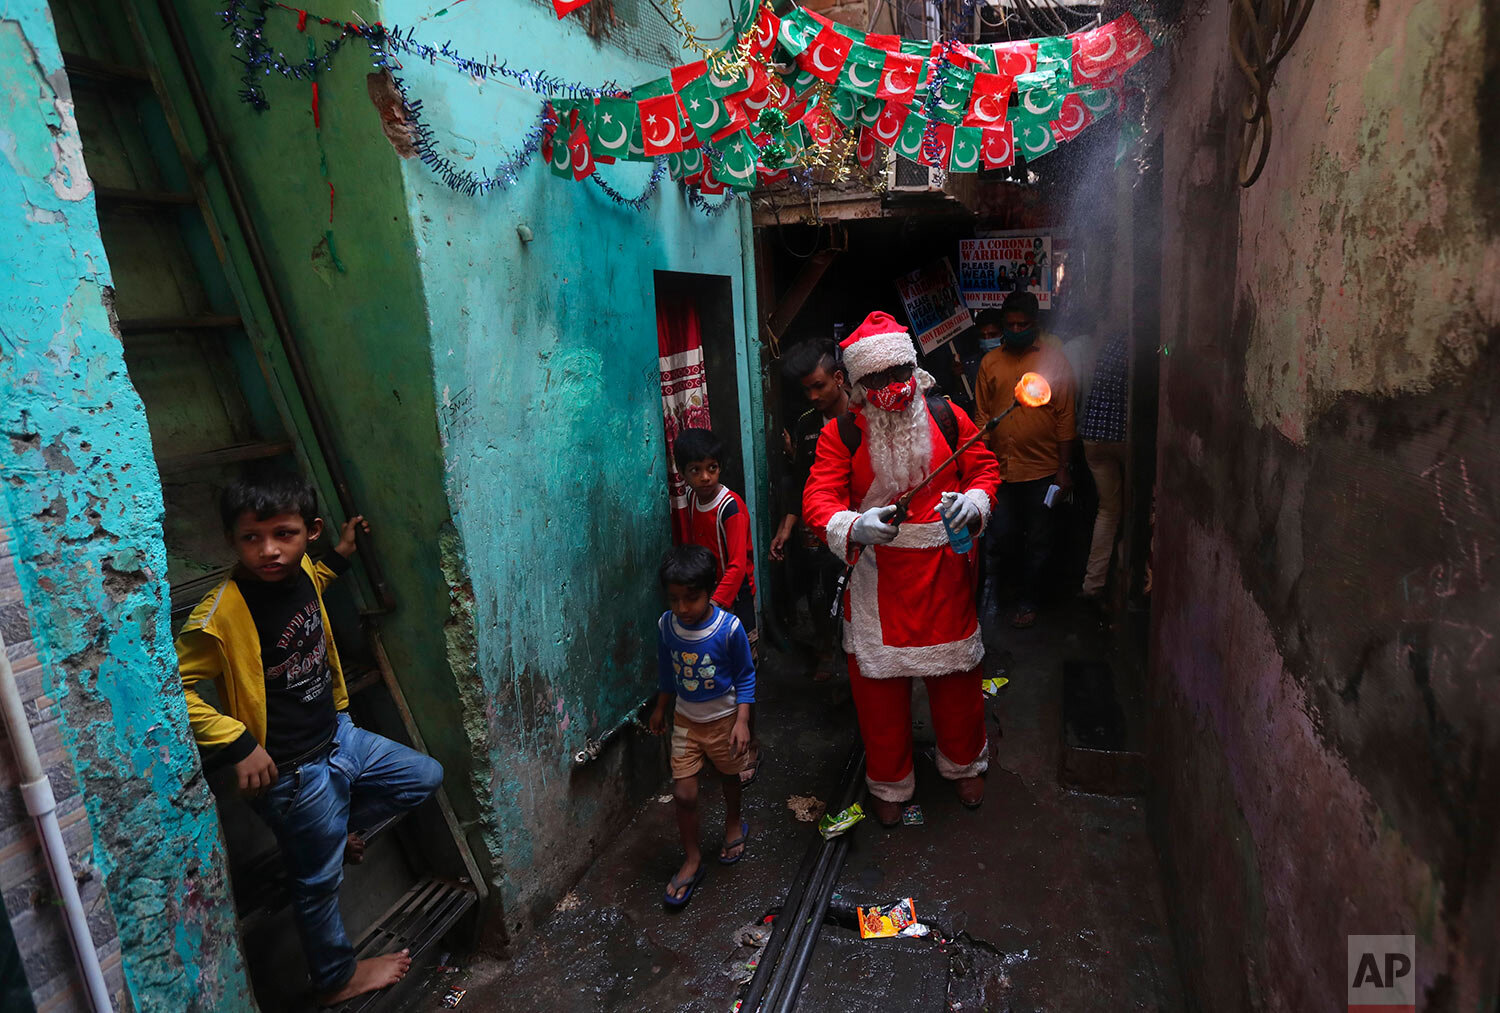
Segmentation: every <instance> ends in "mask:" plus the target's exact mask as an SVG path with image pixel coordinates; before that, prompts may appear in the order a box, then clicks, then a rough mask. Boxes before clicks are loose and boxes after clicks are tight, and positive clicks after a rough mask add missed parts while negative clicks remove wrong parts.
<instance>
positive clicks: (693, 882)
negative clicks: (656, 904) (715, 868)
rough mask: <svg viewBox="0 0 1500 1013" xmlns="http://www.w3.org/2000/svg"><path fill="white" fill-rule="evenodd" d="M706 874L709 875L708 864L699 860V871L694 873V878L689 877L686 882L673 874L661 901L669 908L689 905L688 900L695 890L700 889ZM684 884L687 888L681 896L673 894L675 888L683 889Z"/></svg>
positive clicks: (691, 897)
mask: <svg viewBox="0 0 1500 1013" xmlns="http://www.w3.org/2000/svg"><path fill="white" fill-rule="evenodd" d="M706 875H708V865H707V864H706V863H704V862H699V863H698V871H697V872H695V873H693V878H692V879H689V880H688V881H687V882H686V883H683V882H681V881H680V880H678V878H677V877H676V876H673V877H672V881H671V882H670V883H669V884H667V888H666V890H665V891H663V893H662V895H661V902H662V903H663V904H665V905H666V906H667V907H669V908H683V907H687V903H688V901H690V900H692V899H693V891H694V890H696V889H698V884H699V883H701V882H703V877H704V876H706ZM684 886H686V887H687V889H686V890H684V891H683V894H682V896H681V897H673V896H672V891H673V890H682V888H683V887H684Z"/></svg>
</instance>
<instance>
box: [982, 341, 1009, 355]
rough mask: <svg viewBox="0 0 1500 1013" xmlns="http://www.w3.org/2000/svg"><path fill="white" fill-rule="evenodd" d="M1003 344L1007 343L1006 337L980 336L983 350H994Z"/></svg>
mask: <svg viewBox="0 0 1500 1013" xmlns="http://www.w3.org/2000/svg"><path fill="white" fill-rule="evenodd" d="M1003 344H1005V339H1004V338H980V339H979V350H980V351H981V352H993V351H994V350H995V349H997V348H999V347H1000V346H1001V345H1003Z"/></svg>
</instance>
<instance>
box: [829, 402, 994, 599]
mask: <svg viewBox="0 0 1500 1013" xmlns="http://www.w3.org/2000/svg"><path fill="white" fill-rule="evenodd" d="M1020 403H1021V402H1020V401H1019V400H1014V401H1011V403H1010V407H1009V408H1007V409H1005V411H1003V412H1001V413H1000V414H999V415H996V416H995V417H994V418H992V419H990V420H989V421H988V422H986V423H985V424H984V426H983V427H982V428H981V429H980V430H979V432H977V433H975V434H974V435H973V436H971V437H969V438H968V439H967V440H964V441H963V443H961V444H959V446H958V449H957V450H955V451H954V452H953V453H951V454H949V455H948V459H947V460H945V461H943V463H942V464H939V465H938V466H937V467H936V468H933V469H932V471H931V473H929V474H928V476H927V477H926V478H924V479H922V481H920V482H918V483H917V484H916V485H914V486H912V487H911V488H910V489H908V490H906V491H905V492H904V493H902V494H901V495H900V497H898V498H897V500H896V512H895V514H893V515H892V516H891V526H892V527H899V526H900V525H901V522H902V521H904V520H906V513H907V508H908V507H910V506H911V500H912V497H913V496H915V495H916V494H917V493H919V492H921V491H922V490H923V489H924V488H926V487H927V486H928V485H929V484H930V483H931V482H932V480H933V479H935V478H937V477H938V475H940V474H941V473H942V472H943V471H944V470H945V469H946V468H947V467H948V466H949V465H950V464H952V463H954V462H955V461H957V460H958V459H959V458H960V457H962V456H963V455H964V452H965V451H967V450H968V449H969V448H970V447H972V446H973V445H974V444H976V443H978V442H979V441H980V440H982V439H984V438H985V436H987V435H988V434H989V433H990V432H991V431H992V430H993V429H994V428H995V427H996V426H998V425H999V424H1000V420H1001V419H1003V418H1005V416H1007V415H1009V414H1010V413H1011V412H1013V411H1014V410H1015V409H1016V407H1017V406H1018V405H1020ZM864 550H865V547H864V546H863V545H855V547H854V555H853V556H852V557H851V558H850V560H849V562H848V563H847V564H846V565H845V566H844V572H843V573H841V574H839V580H838V583H837V584H835V585H834V586H833V604H832V605H831V606H829V609H830V611H829V615H831V616H832V617H833V618H835V619H837V618H838V617H839V612H840V611H841V610H842V609H843V603H844V589H845V588H846V587H848V586H849V578H850V576H851V575H853V573H854V564H855V563H858V562H859V557H860V556H861V555H862V554H863V553H864Z"/></svg>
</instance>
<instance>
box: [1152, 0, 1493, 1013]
mask: <svg viewBox="0 0 1500 1013" xmlns="http://www.w3.org/2000/svg"><path fill="white" fill-rule="evenodd" d="M1227 11H1228V8H1227V7H1226V6H1224V5H1218V4H1215V5H1207V6H1206V7H1205V8H1204V9H1203V11H1202V12H1200V13H1199V14H1198V15H1196V16H1195V17H1193V18H1192V19H1191V20H1190V21H1189V25H1190V27H1189V29H1188V31H1187V33H1186V35H1185V37H1184V38H1183V39H1182V41H1181V44H1180V46H1179V47H1178V49H1177V51H1176V52H1175V53H1174V54H1173V72H1172V79H1171V84H1170V87H1169V89H1168V91H1167V93H1166V95H1165V96H1164V97H1163V101H1162V102H1161V103H1160V104H1159V106H1158V113H1159V116H1160V120H1159V122H1160V124H1162V127H1161V129H1162V136H1163V139H1164V165H1163V175H1164V179H1165V186H1164V193H1163V212H1164V214H1163V221H1162V230H1163V235H1164V237H1165V239H1164V255H1163V263H1162V265H1161V276H1162V279H1163V281H1162V320H1163V330H1162V334H1161V341H1162V344H1163V346H1164V347H1166V348H1168V349H1170V352H1171V354H1170V357H1168V358H1165V359H1163V361H1162V400H1161V415H1160V420H1159V422H1160V439H1159V446H1158V469H1159V481H1158V487H1157V493H1156V523H1155V542H1154V546H1153V560H1154V564H1155V578H1156V580H1155V588H1154V592H1153V609H1154V628H1153V634H1152V643H1153V663H1152V676H1151V695H1152V703H1153V707H1152V714H1153V729H1152V755H1153V766H1154V770H1155V774H1156V779H1157V791H1158V796H1157V799H1156V801H1157V803H1158V804H1157V806H1156V808H1155V811H1156V813H1157V816H1158V818H1159V821H1160V829H1161V840H1162V844H1163V851H1164V865H1165V868H1166V870H1167V875H1168V878H1169V894H1170V896H1171V897H1172V898H1173V901H1174V907H1175V912H1174V913H1175V915H1176V921H1177V929H1178V936H1179V946H1180V948H1181V950H1182V959H1181V964H1182V966H1183V968H1184V970H1185V973H1186V975H1187V977H1188V984H1189V987H1190V990H1191V992H1192V993H1193V994H1194V995H1195V996H1196V999H1197V1002H1198V1005H1199V1006H1201V1007H1202V1008H1206V1009H1241V1008H1248V1009H1266V1010H1289V1011H1292V1010H1296V1011H1300V1010H1306V1009H1326V1008H1330V1007H1337V1006H1339V1005H1340V1004H1343V1003H1344V1002H1345V1001H1346V993H1345V987H1346V982H1345V981H1344V979H1343V975H1344V972H1345V960H1346V952H1347V951H1346V947H1347V936H1348V935H1350V934H1392V935H1403V934H1411V935H1415V936H1416V938H1417V944H1418V957H1417V972H1416V973H1417V982H1418V1004H1417V1005H1418V1009H1427V1010H1459V1009H1462V1010H1493V1009H1495V1008H1496V1003H1497V995H1496V992H1495V983H1496V982H1497V981H1500V953H1497V952H1496V951H1495V948H1494V930H1493V913H1494V911H1495V910H1496V908H1497V905H1500V813H1497V810H1496V807H1495V805H1494V799H1495V798H1496V797H1497V795H1500V772H1497V769H1496V762H1495V761H1496V754H1495V749H1496V739H1497V737H1500V690H1497V688H1496V686H1495V683H1494V673H1495V671H1496V669H1497V667H1500V644H1497V643H1496V637H1495V632H1494V631H1495V624H1494V617H1495V616H1496V615H1497V614H1500V591H1497V582H1496V575H1495V572H1494V567H1495V564H1496V561H1497V557H1500V451H1497V450H1496V447H1497V446H1500V442H1497V441H1500V415H1497V412H1496V409H1495V405H1496V403H1497V396H1500V351H1497V348H1496V339H1497V335H1500V289H1497V284H1500V283H1497V277H1500V261H1497V256H1500V233H1497V229H1496V219H1495V216H1494V214H1493V213H1492V209H1491V208H1489V207H1488V203H1489V202H1490V201H1492V200H1493V191H1492V190H1491V189H1487V186H1488V184H1487V183H1486V181H1487V180H1490V179H1493V178H1494V176H1495V174H1496V173H1497V171H1500V164H1497V158H1496V145H1495V144H1493V143H1492V142H1489V141H1487V140H1486V139H1485V137H1483V136H1482V135H1481V134H1480V132H1479V127H1478V126H1477V124H1481V123H1483V122H1485V121H1486V117H1487V116H1492V115H1493V110H1488V111H1487V103H1486V99H1485V95H1486V94H1487V93H1489V92H1493V90H1494V86H1495V80H1494V74H1495V68H1494V67H1493V66H1487V63H1488V64H1492V63H1493V62H1494V61H1493V58H1492V57H1490V56H1488V54H1489V53H1491V52H1493V50H1494V48H1495V45H1496V42H1497V39H1500V8H1497V7H1496V5H1494V4H1493V3H1490V4H1436V3H1432V2H1429V0H1381V2H1379V3H1375V2H1373V0H1372V2H1368V3H1367V2H1363V0H1360V2H1355V0H1333V2H1330V3H1323V2H1322V0H1319V3H1318V4H1316V5H1315V6H1314V8H1313V12H1312V16H1311V18H1310V20H1309V21H1308V23H1307V27H1306V30H1305V31H1304V32H1303V34H1302V37H1301V39H1300V40H1299V41H1298V43H1297V45H1296V48H1294V50H1293V51H1292V55H1291V56H1290V57H1288V58H1287V60H1286V61H1285V62H1284V63H1283V64H1282V67H1281V70H1280V72H1279V73H1278V76H1277V80H1276V85H1275V90H1274V91H1273V93H1272V109H1273V116H1274V117H1275V122H1276V128H1275V134H1274V140H1273V144H1272V150H1271V155H1270V159H1269V161H1268V163H1267V168H1266V171H1265V173H1264V175H1263V176H1262V177H1261V179H1260V180H1259V182H1257V183H1256V184H1255V186H1254V187H1252V188H1250V189H1249V190H1247V191H1241V190H1240V189H1239V188H1238V187H1237V186H1236V185H1235V183H1234V178H1233V176H1234V166H1235V155H1236V144H1237V138H1236V137H1235V134H1234V123H1235V121H1236V118H1237V109H1238V106H1237V103H1238V102H1239V100H1240V92H1239V90H1238V89H1239V84H1238V77H1237V73H1236V72H1235V71H1234V69H1233V67H1232V64H1231V63H1230V60H1229V57H1228V50H1227V46H1226V44H1225V41H1224V40H1225V39H1226V36H1227V31H1228V27H1227Z"/></svg>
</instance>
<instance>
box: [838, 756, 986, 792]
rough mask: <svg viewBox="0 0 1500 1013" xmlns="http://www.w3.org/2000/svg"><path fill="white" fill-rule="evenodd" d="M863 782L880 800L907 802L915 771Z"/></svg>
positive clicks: (867, 779)
mask: <svg viewBox="0 0 1500 1013" xmlns="http://www.w3.org/2000/svg"><path fill="white" fill-rule="evenodd" d="M986 752H988V747H986ZM865 784H866V785H867V786H868V787H869V789H870V794H871V795H874V796H875V797H876V798H878V799H880V801H882V802H907V801H910V799H911V797H912V796H913V795H915V794H916V793H917V772H916V770H915V769H913V770H912V771H911V773H909V774H907V775H906V776H905V777H903V778H902V779H901V780H899V781H877V780H875V779H874V778H871V777H866V778H865Z"/></svg>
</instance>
